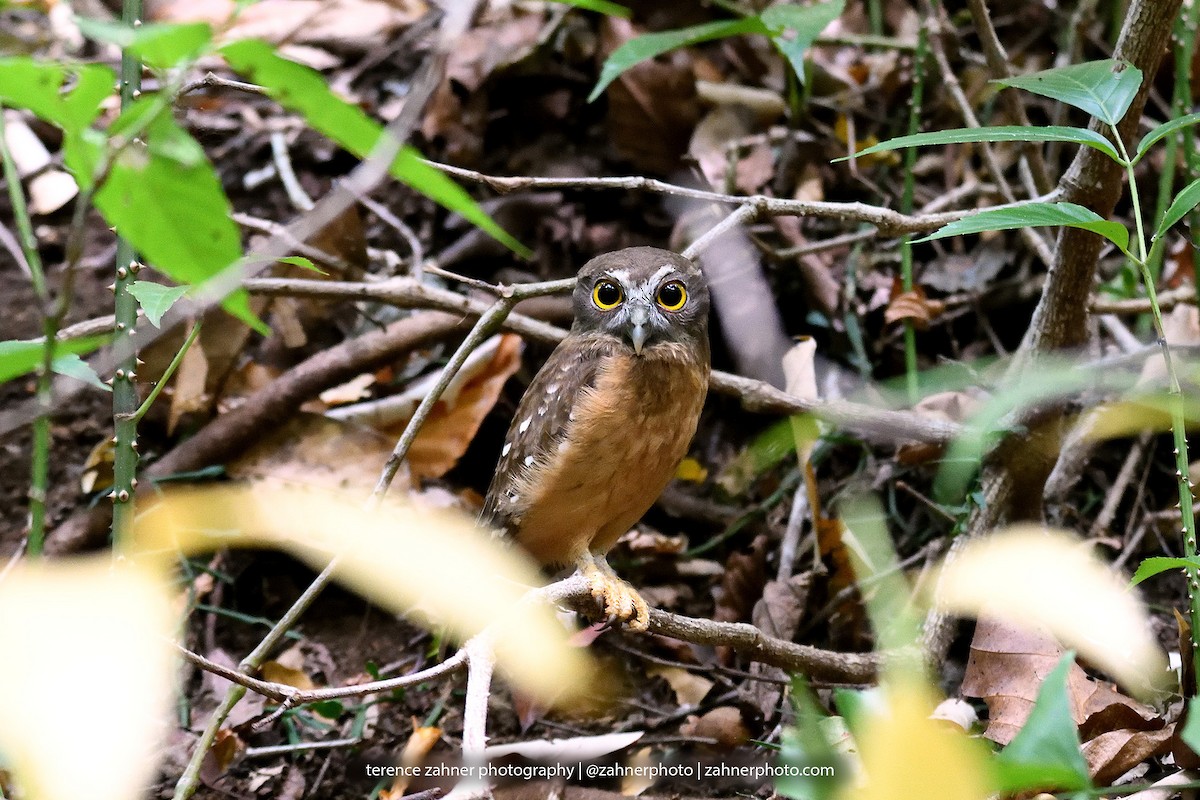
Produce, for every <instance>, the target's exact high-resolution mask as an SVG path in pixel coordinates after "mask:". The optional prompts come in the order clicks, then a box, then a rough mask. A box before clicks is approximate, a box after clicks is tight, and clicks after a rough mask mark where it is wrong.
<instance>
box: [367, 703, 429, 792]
mask: <svg viewBox="0 0 1200 800" xmlns="http://www.w3.org/2000/svg"><path fill="white" fill-rule="evenodd" d="M412 728H413V729H412V733H411V734H409V736H408V741H407V742H405V743H404V749H403V750H402V751H400V765H401V766H403V767H407V768H409V769H412V768H413V767H419V766H420V765H421V764H423V763H424V762H425V757H426V756H428V755H429V751H431V750H432V749H433V746H434V745H436V744H437V743H438V740H439V739H441V738H442V729H441V728H435V727H432V726H426V725H422V724H421V723H420V721H419V720H417V718H416V717H413V718H412ZM410 783H412V776H411V775H407V774H405V773H404V772H402V773H400V774H399V775H397V776H396V778H395V780H393V781H392V788H391V791H389V792H386V796H387V797H393V798H400V797H403V796H404V792H405V790H406V789H408V785H409V784H410ZM384 796H385V793H384V792H381V793H380V797H384Z"/></svg>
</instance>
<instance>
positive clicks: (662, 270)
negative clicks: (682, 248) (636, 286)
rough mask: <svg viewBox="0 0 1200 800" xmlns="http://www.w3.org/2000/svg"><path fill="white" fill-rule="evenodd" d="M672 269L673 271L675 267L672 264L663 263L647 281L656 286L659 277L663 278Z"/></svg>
mask: <svg viewBox="0 0 1200 800" xmlns="http://www.w3.org/2000/svg"><path fill="white" fill-rule="evenodd" d="M674 271H675V268H674V267H673V266H671V265H670V264H663V265H662V266H661V267H659V268H658V271H657V272H655V273H654V274H653V275H651V276H650V280H649V281H648V282H649V283H650V284H651V285H652V286H654V287H655V288H657V287H658V281H659V279H660V278H665V277H666V276H667V275H669V274H671V273H672V272H674Z"/></svg>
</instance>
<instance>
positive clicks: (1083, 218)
mask: <svg viewBox="0 0 1200 800" xmlns="http://www.w3.org/2000/svg"><path fill="white" fill-rule="evenodd" d="M1042 225H1065V226H1067V227H1069V228H1082V229H1083V230H1085V231H1091V232H1092V233H1096V234H1099V235H1100V236H1103V237H1104V238H1105V239H1108V240H1109V241H1110V242H1112V243H1113V244H1115V245H1116V246H1117V247H1119V248H1120V249H1121V252H1123V253H1128V252H1129V251H1128V247H1129V231H1128V229H1126V227H1125V226H1124V225H1122V224H1121V223H1119V222H1112V221H1110V220H1106V219H1104V218H1103V217H1101V216H1100V215H1099V214H1097V213H1096V212H1095V211H1092V210H1090V209H1087V208H1084V207H1083V206H1079V205H1075V204H1074V203H1025V204H1024V205H1019V206H1012V207H1010V208H993V209H991V210H988V211H980V212H979V213H978V214H972V215H971V216H969V217H963V218H962V219H960V220H955V221H954V222H951V223H950V224H949V225H946V226H944V227H942V228H939V229H938V230H937V231H935V232H934V233H931V234H930V235H928V236H926V237H924V238H921V239H916V240H914V242H913V244H917V243H918V242H929V241H932V240H934V239H944V238H946V237H947V236H961V235H963V234H965V233H982V232H983V231H1006V230H1012V229H1014V228H1034V227H1039V226H1042Z"/></svg>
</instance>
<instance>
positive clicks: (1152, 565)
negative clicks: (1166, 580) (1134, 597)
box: [1129, 556, 1200, 586]
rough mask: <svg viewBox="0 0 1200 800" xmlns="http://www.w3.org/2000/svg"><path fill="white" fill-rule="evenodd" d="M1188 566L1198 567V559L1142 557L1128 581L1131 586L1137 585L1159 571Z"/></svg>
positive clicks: (1199, 566)
mask: <svg viewBox="0 0 1200 800" xmlns="http://www.w3.org/2000/svg"><path fill="white" fill-rule="evenodd" d="M1188 567H1196V568H1197V569H1200V559H1195V558H1168V557H1166V556H1154V557H1152V558H1146V559H1142V563H1141V564H1138V568H1137V572H1135V573H1133V578H1132V579H1131V580H1130V581H1129V583H1130V585H1132V586H1137V585H1138V584H1139V583H1141V582H1142V581H1144V580H1146V579H1147V578H1153V577H1154V576H1155V575H1158V574H1159V573H1161V572H1169V571H1170V570H1173V569H1187V568H1188Z"/></svg>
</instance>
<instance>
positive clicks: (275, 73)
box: [221, 39, 530, 257]
mask: <svg viewBox="0 0 1200 800" xmlns="http://www.w3.org/2000/svg"><path fill="white" fill-rule="evenodd" d="M221 53H222V54H223V55H224V56H225V59H226V60H227V61H228V62H229V65H230V66H231V67H233V68H234V69H235V70H236V71H237V72H239V73H241V74H243V75H245V76H246V77H248V78H249V79H250V80H252V81H254V82H255V83H257V84H258V85H260V86H262V87H264V88H265V89H266V90H267V91H268V93H269V94H270V95H271V97H273V98H274V99H275V100H276V101H277V102H278V103H279V104H280V105H282V106H283V107H284V108H287V109H289V110H291V111H295V112H297V113H299V114H303V115H304V118H305V120H306V121H307V122H308V124H309V125H311V126H312V127H313V128H314V129H316V130H318V131H320V132H321V133H323V134H324V135H326V136H328V137H329V138H330V139H332V140H333V141H335V142H337V143H338V144H339V145H341V146H342V147H344V148H345V149H346V150H348V151H349V152H351V153H353V154H354V155H356V156H358V157H359V158H367V157H368V156H369V155H370V154H371V151H372V150H374V149H375V146H376V145H377V144H378V143H379V140H380V137H381V136H384V135H385V131H384V129H383V128H382V127H381V126H380V125H379V124H378V123H377V122H375V121H374V120H372V119H371V118H370V117H368V116H367V115H366V114H365V113H363V111H362V109H360V108H358V107H357V106H354V105H351V104H350V103H347V102H346V101H345V100H343V99H342V98H340V97H338V96H337V95H336V94H334V93H333V92H332V91H331V90H330V88H329V86H328V85H326V83H325V79H324V78H322V77H321V74H320V73H319V72H317V71H315V70H312V69H309V68H308V67H306V66H303V65H302V64H297V63H296V62H294V61H288V60H287V59H285V58H281V57H279V56H278V55H276V53H275V51H274V50H273V49H272V48H271V46H270V45H268V44H267V43H266V42H261V41H258V40H255V39H245V40H243V41H239V42H233V43H231V44H227V45H225V46H224V47H222V48H221ZM391 174H392V177H394V178H395V179H396V180H398V181H400V182H401V183H403V184H405V185H407V186H410V187H412V188H413V189H415V190H417V191H418V192H420V193H421V194H424V195H425V196H426V197H429V198H431V199H432V200H434V201H435V202H437V203H440V204H441V205H443V206H445V207H446V208H448V209H450V210H451V211H455V212H457V213H459V214H461V215H462V216H463V217H465V218H466V219H467V220H468V221H469V222H471V223H472V224H474V225H476V226H478V227H479V228H481V229H482V230H484V231H486V232H487V233H489V234H490V235H492V236H493V237H495V238H496V239H497V240H498V241H500V242H502V243H503V244H504V245H505V246H507V247H508V248H509V249H511V250H512V251H513V252H515V253H517V254H519V255H521V256H526V257H527V256H529V255H530V252H529V249H528V248H526V247H525V246H524V245H522V244H521V243H520V242H518V241H517V240H516V239H514V238H513V237H512V236H510V235H509V234H508V233H507V232H505V230H504V229H503V228H501V227H500V226H499V225H497V224H496V223H495V221H493V220H492V218H491V217H489V216H488V215H487V213H486V212H485V211H484V210H483V209H482V208H480V207H479V205H478V204H477V203H476V202H475V201H474V200H472V199H471V196H470V195H469V194H467V192H466V191H465V190H464V189H463V188H462V187H461V186H459V185H458V184H457V183H455V182H454V181H452V180H450V178H448V177H446V175H444V174H443V173H442V172H440V171H438V170H437V169H436V168H435V167H432V166H430V165H429V164H427V163H426V162H425V161H424V160H422V158H421V155H420V154H419V153H418V152H417V151H416V150H414V149H413V148H411V147H407V146H405V147H403V148H401V149H400V152H399V153H398V154H397V156H396V158H395V160H394V161H392V164H391Z"/></svg>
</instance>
